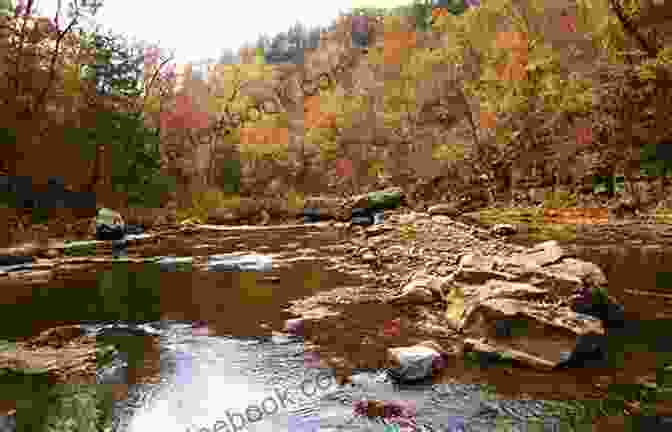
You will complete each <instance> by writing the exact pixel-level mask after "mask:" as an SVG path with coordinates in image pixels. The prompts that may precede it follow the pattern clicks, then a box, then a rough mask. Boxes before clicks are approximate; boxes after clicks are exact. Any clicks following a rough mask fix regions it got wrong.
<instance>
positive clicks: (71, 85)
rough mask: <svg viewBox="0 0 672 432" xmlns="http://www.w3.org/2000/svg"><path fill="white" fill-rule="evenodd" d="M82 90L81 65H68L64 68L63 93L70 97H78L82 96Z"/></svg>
mask: <svg viewBox="0 0 672 432" xmlns="http://www.w3.org/2000/svg"><path fill="white" fill-rule="evenodd" d="M81 90H82V80H81V77H80V65H78V64H74V63H66V64H65V65H64V66H63V91H64V92H65V94H66V95H68V96H71V97H77V96H79V95H80V94H81Z"/></svg>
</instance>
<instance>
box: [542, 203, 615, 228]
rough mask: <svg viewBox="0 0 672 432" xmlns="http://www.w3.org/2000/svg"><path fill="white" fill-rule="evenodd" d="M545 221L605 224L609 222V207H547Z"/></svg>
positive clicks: (572, 223)
mask: <svg viewBox="0 0 672 432" xmlns="http://www.w3.org/2000/svg"><path fill="white" fill-rule="evenodd" d="M544 223H555V224H567V225H579V224H580V225H604V224H608V223H609V209H607V208H604V207H600V208H580V207H574V208H557V209H553V208H547V209H544Z"/></svg>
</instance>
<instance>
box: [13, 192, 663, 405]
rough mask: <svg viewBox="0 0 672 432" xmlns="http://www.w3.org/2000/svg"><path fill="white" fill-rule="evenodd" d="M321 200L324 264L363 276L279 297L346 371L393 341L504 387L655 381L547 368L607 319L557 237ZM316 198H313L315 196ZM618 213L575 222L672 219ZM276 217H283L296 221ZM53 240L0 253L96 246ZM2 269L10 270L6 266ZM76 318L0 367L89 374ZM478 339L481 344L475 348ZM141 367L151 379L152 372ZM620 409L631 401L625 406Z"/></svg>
mask: <svg viewBox="0 0 672 432" xmlns="http://www.w3.org/2000/svg"><path fill="white" fill-rule="evenodd" d="M327 201H328V202H330V203H331V207H328V208H331V209H332V210H328V211H327V214H330V213H331V212H333V217H334V219H332V220H330V221H327V222H323V223H319V224H315V225H314V226H315V227H316V228H317V227H319V228H320V229H325V230H330V231H334V232H338V233H339V236H341V235H342V236H344V238H345V240H344V241H343V242H341V243H340V244H338V245H335V246H334V247H337V248H339V249H340V250H341V252H344V254H343V255H342V256H341V255H338V254H337V255H338V256H334V257H332V260H331V261H332V264H333V265H332V268H337V269H339V270H342V271H346V272H347V271H349V270H353V271H358V272H359V274H360V275H361V276H363V277H364V279H366V280H367V282H366V283H364V284H363V285H361V286H358V287H342V288H337V289H334V290H331V291H323V292H317V293H316V294H315V295H313V296H310V297H306V298H302V299H298V300H296V301H293V302H292V305H291V307H289V308H288V311H289V312H291V313H292V314H294V315H296V316H298V317H301V319H302V320H303V324H304V326H303V327H304V336H305V338H306V342H307V345H308V349H309V350H313V351H316V352H319V353H320V354H321V355H320V357H321V358H322V359H323V360H324V361H325V363H327V364H328V365H330V366H332V367H334V368H335V369H336V371H337V373H338V374H339V375H340V376H341V377H342V378H343V379H344V380H346V379H347V376H349V374H350V372H351V371H352V369H354V368H361V367H373V368H379V367H391V366H395V365H397V364H398V360H399V359H398V358H396V359H395V354H394V352H395V351H394V350H391V349H393V348H403V347H410V346H414V345H417V344H421V343H424V346H425V347H431V348H429V349H432V350H435V351H437V352H441V353H442V354H444V359H445V364H444V365H443V367H442V368H441V370H440V371H437V373H436V374H435V375H434V377H433V379H434V380H435V381H438V382H441V381H444V380H451V379H457V380H459V381H461V382H480V383H483V382H487V383H490V384H496V386H497V391H498V392H500V393H502V394H507V393H509V395H510V396H511V397H520V396H521V395H522V396H525V395H527V396H530V397H535V398H547V399H548V398H551V399H552V398H560V399H577V398H582V397H585V398H600V397H605V395H606V394H607V390H608V388H609V386H610V385H611V384H615V383H632V382H633V381H642V382H647V383H650V382H651V381H652V380H653V381H655V379H654V378H655V373H654V372H655V371H652V370H651V369H650V368H649V369H647V368H638V369H637V371H638V372H637V373H633V371H634V370H635V369H633V367H634V366H636V365H635V363H636V362H633V363H632V364H629V365H625V367H624V368H622V370H616V371H614V370H609V369H607V368H602V369H594V368H591V369H588V368H585V369H582V368H578V369H573V370H561V371H558V370H553V368H554V366H555V365H557V364H558V363H560V362H562V360H563V358H564V356H566V355H567V353H571V352H572V351H573V349H574V348H575V346H576V345H577V343H578V342H579V341H580V340H581V337H582V336H583V335H586V334H595V335H598V336H599V335H604V333H605V329H604V326H603V325H602V324H601V323H600V321H599V320H591V319H589V318H587V317H586V316H582V315H581V314H577V313H576V312H574V311H573V310H572V308H571V304H572V299H573V294H574V291H575V290H577V289H580V288H582V287H583V286H584V285H586V284H593V285H603V284H604V283H605V282H606V279H605V278H604V274H603V273H602V271H601V270H600V269H599V268H598V267H597V266H595V265H592V264H591V263H586V262H582V261H580V260H577V259H575V258H574V257H573V256H572V254H571V252H569V251H568V250H567V249H565V248H563V247H562V246H561V245H560V244H558V243H554V242H546V243H543V244H541V245H537V246H536V248H530V247H526V246H523V245H521V244H515V243H512V242H511V239H512V238H515V237H516V236H517V235H518V234H516V232H520V229H519V225H516V224H510V225H509V226H506V225H500V226H498V227H496V229H493V228H492V227H491V226H490V225H488V223H487V222H484V221H480V222H479V223H464V222H461V221H468V220H470V219H469V215H467V216H466V217H465V216H464V215H462V216H460V213H461V211H459V210H455V209H454V207H455V206H454V204H447V205H443V207H441V206H439V207H433V208H429V209H428V211H427V212H421V211H414V210H412V209H410V208H408V207H404V206H402V207H398V208H396V209H392V210H385V212H384V220H383V222H382V223H377V224H373V225H370V226H359V225H357V224H353V223H352V221H349V222H348V220H347V213H348V211H350V212H351V210H352V208H353V206H354V205H355V204H357V203H359V204H361V200H360V201H359V202H358V200H357V199H354V200H352V199H351V200H348V201H347V203H349V204H347V205H344V204H343V203H344V201H342V200H341V201H339V200H336V199H333V200H331V201H329V200H327ZM324 203H325V200H324V199H322V200H321V201H320V203H319V205H323V206H324ZM344 214H345V216H343V215H344ZM473 216H474V214H471V217H472V219H471V220H470V221H472V222H473ZM294 222H296V220H294ZM490 222H492V221H490ZM500 222H503V221H500ZM298 226H300V225H294V227H298ZM628 227H629V228H626V226H625V225H624V224H623V222H620V223H618V224H613V223H612V224H602V225H597V224H596V225H583V226H582V227H581V233H582V235H587V234H590V233H593V234H592V235H593V238H594V239H595V240H596V241H600V240H602V241H604V240H605V236H606V238H612V237H613V238H618V237H617V236H618V235H621V236H626V237H627V236H630V237H633V238H635V237H636V236H637V235H638V233H642V232H650V233H654V234H651V235H657V234H661V233H665V232H668V231H669V228H668V226H665V225H652V224H650V223H648V224H647V223H646V221H643V220H640V221H635V222H632V221H631V223H630V224H629V225H628ZM633 227H634V228H633ZM278 228H280V227H273V226H271V225H267V226H264V227H255V226H203V225H197V224H187V225H179V226H178V225H172V226H171V225H164V226H161V227H160V230H150V231H149V232H148V233H147V234H148V235H147V236H145V237H140V238H138V239H137V240H134V241H137V242H155V241H158V240H160V239H161V238H162V237H163V236H165V235H167V233H168V234H171V235H189V234H190V233H194V232H198V231H201V230H210V229H218V230H223V231H230V230H237V231H238V230H252V231H255V230H259V229H266V230H274V229H278ZM282 228H283V229H290V230H291V229H293V226H292V225H284V226H282ZM605 233H606V234H605ZM666 237H667V236H664V235H663V236H662V237H661V238H666ZM105 244H106V243H104V242H103V243H101V244H100V245H98V246H96V248H95V251H94V253H93V255H99V257H98V258H97V259H99V260H100V259H103V260H104V259H111V258H109V257H107V256H108V255H109V250H108V249H109V248H105V247H100V246H104V245H105ZM64 250H65V243H59V244H57V243H50V244H46V245H45V244H42V245H39V244H37V245H35V244H33V245H31V246H28V247H23V248H18V249H16V248H15V249H13V250H5V251H4V252H3V253H14V254H16V253H17V251H19V252H21V253H22V254H28V255H33V256H35V257H38V258H39V259H38V261H37V262H36V263H35V265H34V266H33V270H34V271H32V272H30V275H32V276H36V275H37V274H38V273H39V271H40V266H47V267H48V266H53V265H55V263H56V262H57V263H58V265H68V264H69V263H70V264H73V263H74V261H73V260H79V261H82V260H87V259H88V260H91V259H93V258H92V257H66V256H63V251H64ZM106 257H107V258H106ZM132 259H133V258H131V260H132ZM71 261H72V262H71ZM362 267H364V268H366V270H364V271H362V270H361V269H362ZM44 270H48V269H47V268H46V267H45V268H44V269H42V271H44ZM0 277H2V278H5V279H7V280H9V279H12V278H15V275H12V274H10V273H5V274H3V275H1V276H0ZM22 277H26V276H22ZM16 282H18V283H21V281H18V280H17V281H16ZM25 282H26V281H25V280H24V281H23V283H25ZM626 309H627V305H626ZM391 323H393V324H391ZM502 323H503V324H502ZM521 325H522V327H523V328H524V329H525V330H524V331H522V332H521V331H520V326H521ZM516 329H518V331H516ZM274 330H276V331H282V329H280V328H276V329H274ZM73 331H74V332H76V330H69V327H67V326H66V327H63V328H59V329H52V330H47V331H46V332H45V333H43V334H41V335H40V336H38V337H36V338H35V339H34V340H27V341H22V342H17V343H15V344H14V345H13V346H12V347H11V349H5V350H3V351H2V353H0V354H1V355H0V367H2V368H3V369H5V370H17V369H23V370H37V371H42V372H44V373H47V374H48V375H49V376H50V377H52V378H53V380H54V381H56V382H72V380H83V382H87V380H89V381H88V382H90V380H91V378H92V377H94V376H95V369H96V355H97V354H96V350H97V349H98V350H100V349H101V347H100V346H98V347H97V346H96V344H95V338H93V339H92V338H91V337H89V336H85V335H82V334H75V333H72V332H73ZM150 339H152V338H151V337H150ZM154 343H155V342H154ZM103 348H104V347H103ZM484 353H485V354H489V355H486V356H485V357H484V356H483V354H484ZM98 356H100V353H99V352H98ZM484 358H485V359H486V360H484ZM483 361H486V363H488V365H489V364H490V363H492V364H494V365H495V367H490V366H488V367H474V365H473V363H474V362H476V363H477V364H479V362H480V364H481V366H483ZM150 363H151V362H150ZM628 368H630V369H628ZM149 369H151V367H150V366H148V369H147V370H149ZM156 370H157V371H158V369H156ZM626 371H627V373H626ZM652 374H653V375H652ZM139 376H144V377H150V378H148V379H150V380H151V376H152V374H151V373H148V374H144V373H143V374H139ZM652 377H654V378H652ZM143 379H144V378H143ZM660 409H661V410H664V409H665V407H664V406H661V407H660ZM631 412H633V413H636V412H637V409H636V406H634V407H633V408H632V410H631Z"/></svg>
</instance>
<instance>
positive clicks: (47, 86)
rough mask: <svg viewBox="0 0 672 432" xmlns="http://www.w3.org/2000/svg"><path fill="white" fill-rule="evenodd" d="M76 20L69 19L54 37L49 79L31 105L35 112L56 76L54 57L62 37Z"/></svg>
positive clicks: (55, 57)
mask: <svg viewBox="0 0 672 432" xmlns="http://www.w3.org/2000/svg"><path fill="white" fill-rule="evenodd" d="M76 22H77V17H75V18H74V19H73V20H72V21H70V24H68V26H67V27H66V28H65V30H63V31H62V32H60V31H59V32H58V39H56V47H55V48H54V53H53V54H52V56H51V62H50V64H49V81H48V82H47V85H46V86H45V87H44V89H42V92H41V93H40V96H39V97H38V98H36V99H35V102H34V105H33V112H37V109H38V107H39V106H41V105H42V104H44V101H45V99H46V98H47V93H48V92H49V90H51V87H52V84H53V83H54V78H55V77H56V59H57V58H58V55H59V51H60V47H61V42H62V41H63V38H64V37H65V35H66V34H67V33H68V32H69V31H70V30H71V29H72V27H73V26H74V25H75V23H76Z"/></svg>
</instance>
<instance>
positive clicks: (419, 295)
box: [390, 274, 446, 304]
mask: <svg viewBox="0 0 672 432" xmlns="http://www.w3.org/2000/svg"><path fill="white" fill-rule="evenodd" d="M445 283H446V278H442V277H436V276H430V275H427V274H420V275H418V276H417V277H415V278H413V280H411V281H410V282H409V283H408V284H406V285H405V286H404V288H403V289H402V292H401V294H400V295H398V296H396V297H393V298H392V299H390V302H392V303H399V304H425V303H433V302H435V301H440V300H441V299H442V297H443V289H444V285H445Z"/></svg>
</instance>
